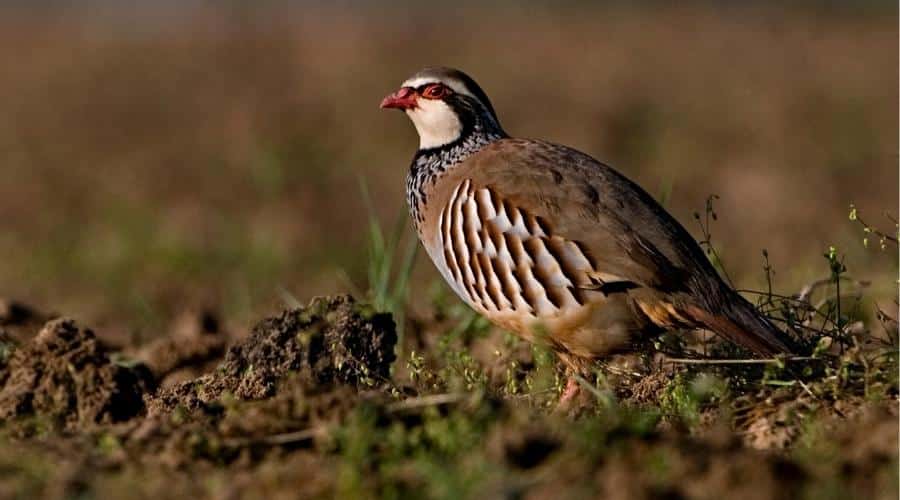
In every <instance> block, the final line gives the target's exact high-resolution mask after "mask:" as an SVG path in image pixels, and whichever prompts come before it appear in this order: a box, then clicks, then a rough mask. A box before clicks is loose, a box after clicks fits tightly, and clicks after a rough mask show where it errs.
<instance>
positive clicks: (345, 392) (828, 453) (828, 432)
mask: <svg viewBox="0 0 900 500" xmlns="http://www.w3.org/2000/svg"><path fill="white" fill-rule="evenodd" d="M6 309H7V314H6V316H4V317H2V318H0V320H2V324H3V327H2V329H0V333H2V335H3V343H2V344H0V346H2V347H3V351H2V352H3V356H2V358H0V360H2V365H0V418H3V422H4V423H3V424H2V427H0V430H2V435H0V439H2V441H3V446H2V447H0V497H3V498H35V497H45V498H70V497H75V496H77V497H79V498H113V497H115V498H148V497H159V496H165V497H170V496H171V495H179V496H191V497H214V498H237V497H248V498H273V497H285V498H289V497H295V496H304V497H306V496H309V497H332V496H335V495H337V496H338V497H340V498H357V497H371V496H377V497H386V498H422V497H428V498H586V497H592V496H595V495H602V497H604V498H658V497H665V498H688V497H690V498H723V497H727V498H847V497H848V496H853V497H857V498H863V497H864V498H894V497H895V496H896V492H897V480H898V477H897V468H898V461H897V453H896V452H897V446H898V442H897V418H898V413H897V352H896V347H893V348H885V346H883V345H881V344H880V343H877V342H876V343H871V342H870V343H869V344H871V345H868V347H865V348H860V347H855V348H852V349H848V350H846V351H845V352H844V354H843V355H835V356H830V355H828V354H820V355H819V359H817V360H814V361H811V362H803V363H801V365H799V367H798V365H797V364H795V363H790V362H789V363H788V364H787V367H785V368H783V369H782V368H779V367H768V368H766V369H765V370H761V369H760V370H758V369H756V368H755V367H753V368H751V369H749V370H748V369H745V368H739V369H736V368H735V367H734V366H709V365H686V366H685V365H678V364H673V363H671V362H664V361H662V357H661V356H660V355H657V356H651V357H646V356H645V357H643V358H640V357H632V358H622V359H620V360H618V362H617V363H614V364H613V363H611V364H608V365H605V366H603V367H601V368H599V369H598V371H597V373H596V378H595V379H594V380H591V381H587V380H585V383H586V384H587V385H586V386H585V387H584V390H583V394H582V396H581V398H580V400H579V401H578V402H577V404H576V405H575V406H574V407H572V408H571V409H569V410H566V411H560V410H554V408H553V405H554V401H555V400H556V398H557V397H558V394H559V391H560V386H561V380H560V373H558V372H557V368H556V364H555V362H554V360H553V358H552V356H550V355H549V354H548V353H545V352H542V351H540V350H535V349H533V348H531V347H528V346H526V345H524V344H522V343H519V342H517V341H514V340H513V339H511V338H508V337H505V336H502V335H500V336H498V335H496V334H489V333H488V332H489V330H488V329H486V328H485V327H484V326H485V325H483V324H481V322H480V320H477V319H475V320H470V321H468V322H466V323H465V327H464V328H455V329H453V331H451V332H449V333H448V334H447V335H446V336H444V337H443V338H442V340H440V341H438V342H435V341H434V338H433V337H432V336H430V335H427V334H426V332H424V331H416V330H413V331H412V332H409V333H410V336H409V342H410V347H417V348H418V350H414V351H413V353H412V354H411V355H410V357H409V360H408V362H407V363H406V366H405V367H400V366H397V365H394V370H393V374H392V373H391V372H392V370H391V366H392V363H393V362H394V361H395V355H394V353H395V343H396V340H397V336H396V331H395V327H394V322H393V320H392V318H391V316H390V315H389V314H385V313H376V312H375V311H374V310H373V309H372V308H371V307H369V306H366V305H361V304H359V303H357V302H356V301H354V300H353V299H352V298H351V297H349V296H338V297H332V298H320V299H315V300H314V301H312V302H311V303H310V304H309V305H307V306H306V307H302V308H297V309H291V310H286V311H284V312H282V313H281V314H280V315H278V316H275V317H272V318H269V319H266V320H264V321H261V322H259V323H258V324H257V325H256V326H255V327H254V328H253V330H252V332H250V333H249V335H247V336H245V337H244V338H241V339H239V340H234V341H233V340H231V339H229V338H228V335H227V333H226V332H221V331H218V330H217V328H216V325H215V322H214V321H213V320H212V319H211V318H209V317H208V316H206V317H204V316H197V317H195V318H193V319H191V318H182V320H181V321H180V323H179V325H176V326H177V327H178V328H174V329H173V333H172V335H171V336H170V337H168V338H164V339H159V340H158V341H157V342H155V343H154V344H151V345H147V346H144V347H142V348H140V349H136V350H130V349H129V348H126V349H125V351H124V352H122V351H118V350H112V349H110V348H108V347H107V346H105V345H104V343H103V342H102V341H101V340H99V339H98V338H97V337H96V336H95V334H94V333H93V332H92V331H90V330H89V329H87V328H86V327H84V326H82V325H79V324H78V323H76V322H75V321H72V320H65V319H55V320H50V321H49V322H47V323H46V324H44V325H43V326H41V321H42V320H43V318H41V317H40V315H39V314H38V313H36V312H34V311H31V310H29V309H27V308H24V307H21V306H19V307H7V308H6ZM432 319H437V318H432ZM440 323H441V322H440V321H439V320H437V321H435V324H440ZM227 343H231V345H230V347H227V348H226V347H225V346H226V344H227ZM720 347H721V346H720ZM795 368H796V369H795ZM801 372H802V373H801Z"/></svg>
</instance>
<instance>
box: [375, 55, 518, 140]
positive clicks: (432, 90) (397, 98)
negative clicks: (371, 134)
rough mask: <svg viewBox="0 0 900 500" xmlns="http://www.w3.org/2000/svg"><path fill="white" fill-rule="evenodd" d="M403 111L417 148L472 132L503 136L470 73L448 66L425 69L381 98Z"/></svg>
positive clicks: (461, 137)
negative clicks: (413, 129)
mask: <svg viewBox="0 0 900 500" xmlns="http://www.w3.org/2000/svg"><path fill="white" fill-rule="evenodd" d="M381 107H382V108H394V109H400V110H402V111H404V112H405V113H406V114H407V116H409V119H410V120H412V122H413V125H415V127H416V131H417V132H418V133H419V149H420V150H427V149H434V148H440V147H442V146H446V145H448V144H452V143H454V142H457V141H459V140H461V139H464V138H466V137H468V136H469V135H470V134H473V133H485V134H492V135H497V136H505V135H506V134H505V133H504V132H503V129H502V128H501V127H500V122H499V120H497V115H496V114H495V113H494V107H493V106H491V101H490V100H489V99H488V97H487V94H485V93H484V91H483V90H481V87H479V86H478V84H477V83H475V80H473V79H472V78H471V77H469V75H467V74H465V73H463V72H462V71H459V70H456V69H450V68H426V69H423V70H422V71H419V72H418V73H416V74H415V75H413V76H411V77H409V78H408V79H407V80H406V81H405V82H403V84H401V85H400V89H399V90H397V91H396V92H394V93H393V94H390V95H388V96H387V97H385V98H384V99H383V100H382V101H381Z"/></svg>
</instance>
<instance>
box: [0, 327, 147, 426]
mask: <svg viewBox="0 0 900 500" xmlns="http://www.w3.org/2000/svg"><path fill="white" fill-rule="evenodd" d="M6 371H7V372H8V377H6V379H5V381H4V383H3V385H2V388H0V419H9V418H14V417H26V416H37V417H44V418H48V419H50V421H51V422H52V423H53V424H56V425H59V426H61V427H63V428H65V429H67V430H72V429H76V428H80V427H87V426H91V425H95V424H104V423H113V422H121V421H125V420H128V419H130V418H132V417H134V416H137V415H138V414H140V413H141V412H142V411H143V410H144V404H143V399H142V397H143V394H144V392H145V391H146V390H147V389H148V388H150V387H151V386H152V379H151V377H150V374H149V372H148V371H147V370H146V368H144V367H143V366H141V365H135V366H127V365H125V364H119V363H116V362H114V361H113V360H112V359H110V356H109V354H108V353H107V351H106V349H105V348H103V346H102V345H101V344H100V343H99V342H98V341H97V338H96V337H95V336H94V333H93V332H92V331H91V330H89V329H86V328H79V327H78V326H77V325H76V324H75V322H74V321H72V320H69V319H58V320H53V321H50V322H48V323H47V324H46V325H45V326H44V328H43V329H41V331H40V333H38V335H37V336H36V337H35V338H34V339H32V340H31V342H30V343H28V344H26V345H24V346H23V347H21V348H19V349H16V350H15V351H13V353H12V355H11V357H10V359H9V363H8V364H7V366H6Z"/></svg>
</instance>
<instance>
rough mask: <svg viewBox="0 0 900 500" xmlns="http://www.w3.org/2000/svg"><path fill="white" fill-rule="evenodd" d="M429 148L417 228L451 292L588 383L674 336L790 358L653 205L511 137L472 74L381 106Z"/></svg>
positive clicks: (617, 179) (421, 80) (435, 79)
mask: <svg viewBox="0 0 900 500" xmlns="http://www.w3.org/2000/svg"><path fill="white" fill-rule="evenodd" d="M381 108H383V109H396V110H400V111H403V112H404V113H405V114H406V115H407V116H408V117H409V119H410V120H411V121H412V123H413V125H414V126H415V129H416V131H417V132H418V136H419V145H418V148H417V150H416V152H415V154H414V156H413V159H412V162H411V165H410V167H409V172H408V174H407V177H406V198H407V202H408V205H409V211H410V217H411V219H412V223H413V224H414V226H415V229H416V232H417V234H418V237H419V239H420V241H421V244H422V245H423V246H424V248H425V250H426V252H427V253H428V256H429V257H430V259H431V261H432V262H433V263H434V265H435V266H436V267H437V270H438V271H439V272H440V274H441V275H442V277H443V278H444V280H446V282H447V283H448V284H449V286H450V288H451V289H452V290H453V291H454V292H455V293H456V294H457V295H458V296H459V297H460V298H461V299H462V300H463V301H464V302H465V303H466V304H468V305H469V306H470V307H471V308H473V309H474V310H475V311H477V312H478V313H480V314H481V315H483V316H484V317H486V318H487V319H488V320H490V321H491V322H492V323H494V324H496V325H498V326H499V327H501V328H503V329H506V330H509V331H511V332H513V333H515V334H516V335H518V336H519V337H521V338H523V339H525V340H526V341H529V342H532V343H538V344H541V345H544V346H547V347H549V348H550V349H552V350H553V351H555V352H556V354H557V355H558V356H559V358H560V360H561V361H562V362H563V364H564V366H565V367H566V371H567V372H568V374H569V376H568V380H567V383H566V386H565V389H564V390H563V391H562V394H561V396H560V404H564V403H567V402H569V401H571V400H572V399H573V398H574V397H575V396H576V395H577V394H578V392H579V385H578V382H577V379H578V377H577V376H578V375H583V374H587V373H590V370H591V367H592V366H594V364H595V362H596V361H597V360H599V359H603V358H604V357H607V356H610V355H613V354H617V353H622V352H628V351H629V350H632V349H634V348H635V346H636V345H638V343H639V341H640V339H646V338H648V336H653V335H656V334H659V333H661V332H664V331H668V330H684V329H704V330H709V331H712V332H715V333H716V334H718V335H720V336H721V337H724V338H725V339H727V340H729V341H731V342H733V343H735V344H738V345H740V346H742V347H744V348H746V349H748V350H750V351H752V352H753V353H754V354H756V355H758V356H767V357H768V356H777V355H789V354H791V353H793V352H795V350H796V349H797V348H796V345H795V344H794V343H793V340H792V339H790V338H789V337H787V336H786V335H784V334H783V333H782V332H781V331H780V330H778V328H776V327H775V326H774V325H773V324H772V323H771V322H770V321H769V320H767V319H766V318H765V317H764V316H763V315H761V314H760V313H759V312H758V311H757V309H756V308H755V307H754V306H753V305H752V304H751V303H750V302H749V301H747V300H746V299H745V298H743V297H742V296H741V295H740V294H738V293H737V292H736V291H735V290H734V289H732V288H731V287H730V286H729V285H728V284H726V283H725V282H724V281H723V280H722V278H721V277H720V276H719V274H718V273H717V271H716V270H715V268H714V267H713V266H712V264H711V263H710V261H709V259H708V258H707V256H706V254H705V252H704V250H703V249H702V248H701V247H700V245H699V244H698V243H697V241H696V240H695V239H694V238H693V237H692V236H691V235H690V233H689V232H688V231H687V230H686V229H685V228H684V227H683V226H682V225H681V224H680V223H679V222H678V221H677V220H676V219H675V218H674V217H673V216H672V215H671V214H669V213H668V212H667V211H666V210H665V209H664V208H663V207H662V206H661V205H660V204H659V203H658V202H657V201H656V200H655V199H654V198H653V197H652V196H651V195H649V194H648V193H647V192H646V191H645V190H644V189H642V188H641V187H640V186H639V185H638V184H636V183H635V182H633V181H631V180H630V179H628V178H627V177H625V176H624V175H623V174H621V173H620V172H618V171H617V170H615V169H613V168H612V167H610V166H608V165H606V164H604V163H601V162H599V161H597V160H595V159H594V158H592V157H591V156H589V155H587V154H585V153H582V152H580V151H578V150H576V149H573V148H570V147H567V146H563V145H559V144H555V143H552V142H548V141H544V140H537V139H522V138H514V137H511V136H510V135H508V134H507V133H506V132H505V131H504V129H503V127H502V126H501V125H500V121H499V119H498V117H497V113H496V111H495V109H494V107H493V105H492V104H491V101H490V99H489V98H488V96H487V94H486V93H485V92H484V90H482V88H481V87H480V86H479V85H478V84H477V83H476V82H475V80H473V79H472V78H471V77H470V76H469V75H467V74H466V73H464V72H462V71H460V70H458V69H453V68H446V67H430V68H425V69H423V70H421V71H419V72H417V73H415V74H414V75H412V76H411V77H409V78H408V79H407V80H406V81H404V82H403V83H402V84H401V85H400V88H399V89H398V90H396V91H395V92H393V93H391V94H389V95H388V96H386V97H385V98H384V99H383V100H382V101H381Z"/></svg>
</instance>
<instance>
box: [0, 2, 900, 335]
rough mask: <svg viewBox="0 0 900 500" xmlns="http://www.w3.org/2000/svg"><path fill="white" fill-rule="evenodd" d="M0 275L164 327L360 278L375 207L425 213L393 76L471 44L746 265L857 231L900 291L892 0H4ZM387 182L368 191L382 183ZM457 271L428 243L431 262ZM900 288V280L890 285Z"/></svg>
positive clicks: (861, 260)
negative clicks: (888, 239) (855, 212)
mask: <svg viewBox="0 0 900 500" xmlns="http://www.w3.org/2000/svg"><path fill="white" fill-rule="evenodd" d="M0 5H2V7H0V9H2V10H0V60H2V61H3V63H2V67H3V69H4V71H3V77H2V78H0V110H2V113H0V179H2V182H0V297H7V298H14V299H19V300H22V301H25V302H27V303H32V304H36V305H37V306H39V307H42V308H45V309H49V310H52V311H56V312H59V313H63V314H66V315H71V316H74V317H76V318H78V319H80V320H82V321H84V322H86V323H87V324H90V325H93V326H95V327H97V328H98V329H101V330H103V329H109V330H115V331H123V332H131V333H133V334H134V333H136V334H138V335H142V336H153V335H154V334H155V333H157V332H159V331H160V330H161V329H162V328H164V327H165V325H167V324H169V322H170V321H171V319H172V318H173V317H175V316H176V315H178V314H179V313H180V312H181V311H183V310H185V309H192V308H212V309H215V310H217V311H219V313H220V314H221V315H222V316H223V317H224V318H226V320H228V321H230V322H233V323H235V324H238V325H241V326H246V325H249V324H251V323H252V322H253V321H255V320H256V319H259V318H261V317H262V316H263V315H265V314H268V313H271V312H272V311H274V310H276V309H277V308H279V307H281V306H282V304H283V302H282V300H283V298H284V297H285V296H288V295H289V296H293V297H296V298H297V299H298V300H300V301H301V302H306V300H307V299H308V298H309V297H311V296H313V295H317V294H332V293H335V292H339V291H351V292H354V293H356V294H357V295H360V294H364V293H365V290H366V289H367V288H368V285H367V282H366V279H367V278H366V276H367V266H368V262H369V259H368V257H367V245H368V243H367V241H368V239H369V233H368V228H369V219H370V215H373V214H372V213H370V212H372V211H374V215H375V216H376V217H377V218H378V219H379V220H381V221H382V223H383V224H384V225H385V226H387V227H390V226H392V225H393V224H394V222H395V221H396V220H397V219H398V217H400V216H402V215H403V214H404V213H405V210H406V208H405V201H404V197H403V186H404V176H405V175H406V171H407V168H408V163H409V160H410V158H411V156H412V154H413V152H414V148H415V146H416V144H417V139H416V136H415V132H414V130H413V128H412V126H411V124H409V123H408V120H407V119H406V118H405V117H403V116H402V115H400V114H399V113H388V112H383V111H381V110H379V108H378V103H379V101H380V99H381V98H382V97H383V96H384V95H385V94H387V93H388V92H391V91H393V90H395V89H396V87H397V86H398V84H399V83H400V82H401V81H403V80H404V79H405V78H406V77H407V76H409V75H410V74H411V73H413V72H415V71H416V70H418V69H420V68H421V67H423V66H426V65H451V66H456V67H459V68H462V69H464V70H465V71H467V72H468V73H470V74H471V75H473V76H474V77H475V79H476V80H477V81H478V82H479V83H480V84H481V85H482V86H483V87H484V89H485V90H486V91H487V93H488V95H489V96H490V97H491V98H492V100H493V101H494V105H495V107H496V108H497V110H498V113H499V115H500V118H501V121H502V122H503V124H504V126H505V128H506V129H507V131H509V132H510V133H511V134H513V135H516V136H525V137H539V138H543V139H548V140H552V141H555V142H560V143H564V144H567V145H571V146H573V147H576V148H578V149H581V150H583V151H585V152H587V153H589V154H591V155H593V156H595V157H596V158H598V159H600V160H602V161H605V162H607V163H609V164H611V165H613V166H615V167H616V168H618V169H619V170H621V171H622V172H624V173H625V174H626V175H628V176H629V177H631V178H633V179H635V180H636V181H638V182H639V183H640V184H641V185H642V186H644V187H645V188H646V189H647V190H648V191H649V192H650V193H651V194H653V195H654V196H657V197H658V199H660V200H662V201H663V202H664V203H665V205H666V206H667V208H668V209H670V210H671V211H672V212H673V213H674V214H675V216H676V217H677V218H678V219H679V220H680V221H682V223H683V224H684V225H685V226H686V227H687V228H688V229H689V230H691V232H692V233H693V234H694V235H695V236H697V237H698V239H701V238H702V237H703V235H702V233H701V232H700V231H699V226H698V224H697V222H696V221H695V220H694V218H693V215H692V214H693V213H694V212H700V213H703V212H704V206H705V202H706V199H707V197H708V196H709V195H711V194H716V195H719V196H720V199H719V200H717V202H716V205H715V208H716V212H717V214H718V218H717V220H716V221H715V222H713V224H712V228H711V230H712V239H713V242H714V244H715V245H716V247H717V248H718V249H719V251H720V254H721V257H722V260H723V262H724V265H725V267H726V269H727V270H728V271H729V273H730V275H731V276H732V278H733V279H734V280H735V282H736V283H737V285H738V286H739V287H742V288H762V287H763V286H764V284H765V274H764V272H763V258H762V254H761V252H762V249H764V248H765V249H768V253H769V257H770V261H771V265H772V266H773V268H774V270H775V273H776V274H775V283H774V286H775V289H776V291H779V292H783V293H786V294H789V293H795V292H796V291H797V290H798V289H799V288H800V287H801V286H802V285H804V284H805V283H808V282H810V281H813V280H816V279H818V278H822V277H826V276H827V275H828V267H827V262H826V260H825V259H824V258H823V257H822V254H823V253H824V252H825V251H826V250H827V248H828V247H829V246H832V245H833V246H835V247H837V249H838V251H839V252H840V253H841V254H845V256H846V257H845V264H846V265H847V267H848V268H849V271H850V274H851V275H852V276H854V277H857V278H861V279H868V280H871V281H872V286H871V294H873V296H875V297H878V298H881V299H884V300H886V301H887V303H888V304H890V302H891V300H892V299H893V298H894V297H895V296H896V278H897V256H896V254H895V252H894V251H893V250H892V249H890V248H889V250H888V251H881V250H879V248H878V245H877V241H870V244H869V245H868V247H866V246H864V245H863V243H862V240H863V236H864V235H863V232H862V228H861V226H859V225H858V224H857V223H855V222H852V221H850V220H849V219H848V212H849V205H850V204H851V203H853V204H855V205H856V207H858V209H859V213H860V214H861V215H863V216H864V217H865V219H866V222H867V223H869V224H872V225H876V226H880V227H882V229H885V230H888V232H890V231H891V230H892V227H893V223H892V222H891V221H890V220H889V219H888V218H887V217H886V216H885V213H886V212H887V213H889V214H891V215H893V216H896V214H897V205H898V168H897V161H898V157H897V151H898V123H897V110H898V98H897V94H898V78H897V74H898V72H897V61H898V53H897V5H896V2H862V3H856V2H791V3H790V5H789V6H784V5H781V4H779V3H775V2H772V3H760V4H746V3H743V2H741V3H739V2H724V1H723V2H709V3H690V4H683V5H680V6H677V7H676V6H672V5H669V4H668V3H663V2H652V3H646V4H641V5H632V4H630V3H627V2H621V3H599V4H587V3H581V2H564V3H562V4H556V3H550V2H546V3H542V2H526V3H512V2H504V3H500V4H497V5H493V6H479V5H478V4H476V3H466V2H462V3H458V2H454V3H453V4H452V5H451V4H433V3H427V4H424V3H412V2H406V3H394V4H390V5H386V4H380V3H376V2H363V1H360V2H341V3H339V4H338V5H337V6H335V5H334V4H331V3H327V2H320V3H318V2H302V3H293V4H286V3H274V2H267V3H253V4H251V3H250V2H247V3H242V2H231V3H228V2H223V3H217V4H213V3H211V2H209V3H207V2H168V3H167V2H162V3H153V4H152V5H151V2H146V3H145V4H143V5H139V6H137V5H132V6H125V5H124V4H123V3H115V2H78V3H77V4H76V3H70V2H38V3H36V5H35V3H30V2H29V3H26V2H21V3H15V2H12V3H10V2H5V3H3V4H0ZM363 184H365V185H366V186H367V188H368V192H369V194H370V197H371V199H372V206H373V207H374V208H372V209H370V208H367V204H366V203H365V200H364V197H363V195H362V189H361V185H363ZM441 286H442V285H441V284H440V283H439V281H438V276H437V274H436V272H435V271H434V270H433V268H432V266H431V264H430V263H428V262H426V260H425V256H424V253H420V255H419V260H418V263H417V265H416V267H415V272H414V279H413V281H412V285H411V288H412V291H413V296H415V297H417V299H416V300H419V301H425V300H427V298H428V297H429V294H431V293H435V292H434V291H435V290H440V287H441ZM890 307H891V308H893V307H895V306H890Z"/></svg>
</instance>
